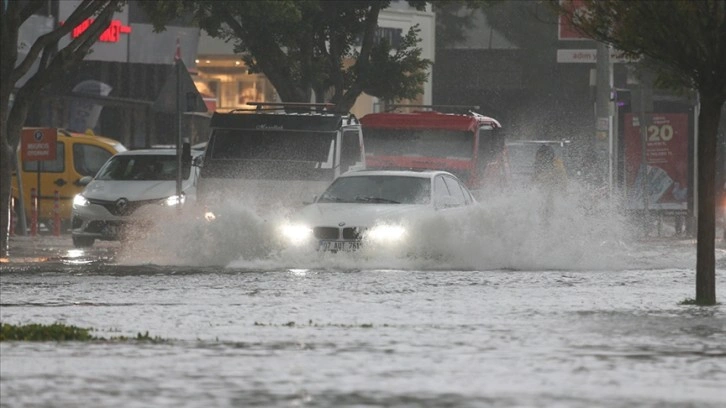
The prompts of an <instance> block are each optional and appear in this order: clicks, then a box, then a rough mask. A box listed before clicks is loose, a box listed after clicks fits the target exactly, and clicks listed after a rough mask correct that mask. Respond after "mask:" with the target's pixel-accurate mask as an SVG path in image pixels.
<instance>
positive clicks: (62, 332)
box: [0, 323, 95, 341]
mask: <svg viewBox="0 0 726 408" xmlns="http://www.w3.org/2000/svg"><path fill="white" fill-rule="evenodd" d="M90 331H91V330H90V329H85V328H82V327H76V326H68V325H65V324H62V323H53V324H51V325H45V324H26V325H20V326H16V325H13V324H6V323H0V341H90V340H94V339H95V337H94V336H93V335H91V333H90Z"/></svg>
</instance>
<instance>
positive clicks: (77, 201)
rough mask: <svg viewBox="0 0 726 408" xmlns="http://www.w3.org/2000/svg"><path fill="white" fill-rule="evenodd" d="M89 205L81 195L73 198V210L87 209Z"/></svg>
mask: <svg viewBox="0 0 726 408" xmlns="http://www.w3.org/2000/svg"><path fill="white" fill-rule="evenodd" d="M89 204H91V203H90V202H89V201H88V200H87V199H86V197H84V196H83V195H82V194H76V195H75V197H73V208H80V207H88V205H89Z"/></svg>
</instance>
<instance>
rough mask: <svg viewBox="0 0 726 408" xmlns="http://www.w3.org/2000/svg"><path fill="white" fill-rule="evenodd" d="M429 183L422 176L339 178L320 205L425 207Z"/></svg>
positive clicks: (321, 197) (428, 194) (427, 201)
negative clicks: (348, 204) (409, 205)
mask: <svg viewBox="0 0 726 408" xmlns="http://www.w3.org/2000/svg"><path fill="white" fill-rule="evenodd" d="M430 200H431V181H430V180H429V179H428V178H423V177H405V176H354V177H340V178H338V179H337V180H335V182H333V184H331V185H330V187H328V189H327V190H326V191H325V193H323V195H322V196H320V199H319V200H318V202H319V203H372V204H428V203H429V202H430Z"/></svg>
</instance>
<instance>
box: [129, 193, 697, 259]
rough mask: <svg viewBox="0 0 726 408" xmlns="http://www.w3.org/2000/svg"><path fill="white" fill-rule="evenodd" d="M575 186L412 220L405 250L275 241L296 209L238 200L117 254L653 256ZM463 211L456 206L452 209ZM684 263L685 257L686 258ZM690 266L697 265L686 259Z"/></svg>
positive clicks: (136, 240)
mask: <svg viewBox="0 0 726 408" xmlns="http://www.w3.org/2000/svg"><path fill="white" fill-rule="evenodd" d="M594 203H595V202H594V201H593V200H592V194H591V193H590V192H589V191H588V190H587V189H584V188H582V187H580V186H577V185H571V186H570V187H569V191H568V193H567V194H566V195H564V196H558V197H554V198H553V199H552V200H551V201H548V200H547V199H546V198H545V197H543V195H542V194H541V193H539V192H538V191H535V190H518V191H510V192H508V193H507V194H503V195H498V196H492V197H489V198H487V199H486V200H481V201H480V203H479V204H477V205H475V206H472V207H470V208H468V209H466V210H465V211H461V212H458V213H456V214H448V215H447V214H445V213H446V212H445V211H439V212H437V213H435V214H432V215H429V216H425V217H422V218H418V219H411V220H407V221H406V227H407V230H408V237H409V239H408V241H407V242H406V244H405V245H404V246H402V247H396V248H392V247H391V248H382V247H376V248H373V247H370V246H369V247H367V248H364V249H363V250H361V251H358V252H355V253H346V254H341V253H338V254H330V253H324V254H323V253H317V252H315V251H309V250H302V249H281V248H280V247H278V246H276V245H275V242H276V241H275V240H276V238H275V233H276V230H277V226H279V225H281V224H282V223H283V222H284V221H285V220H286V219H287V218H288V216H289V215H290V214H291V213H292V210H289V209H287V210H275V211H273V212H272V213H271V214H268V215H266V216H264V217H262V216H260V215H258V214H256V213H255V212H253V211H252V210H250V209H249V208H250V207H249V206H248V205H243V204H234V203H230V204H228V205H227V207H226V208H224V209H223V211H221V212H220V213H222V214H224V216H223V217H224V218H222V219H217V220H216V222H214V223H207V222H205V221H204V219H203V217H202V214H201V212H200V211H199V209H189V210H188V211H186V212H185V213H184V214H182V215H181V216H179V215H177V214H172V215H170V216H169V217H168V218H166V219H159V220H157V221H158V222H157V223H156V225H157V226H156V227H155V228H151V229H144V232H143V233H141V232H139V233H137V234H135V235H133V238H132V239H131V240H130V241H129V242H128V244H127V245H125V246H124V248H123V250H122V251H121V252H120V254H119V256H118V257H117V260H118V262H120V263H125V264H134V263H136V264H138V263H142V264H143V263H151V264H168V265H187V266H189V265H195V266H210V265H215V266H227V267H229V268H235V269H254V270H260V269H262V270H268V269H269V270H279V269H280V268H313V269H328V268H330V269H346V270H348V269H353V270H355V269H381V268H383V269H419V270H427V269H448V270H492V269H512V270H555V269H556V270H605V269H607V270H619V269H626V268H628V267H629V265H631V266H632V262H633V259H634V258H637V257H639V256H641V255H643V254H642V253H641V252H640V249H638V248H637V240H636V239H635V238H636V235H637V234H636V233H635V232H634V229H633V228H632V226H631V225H630V224H629V222H628V220H627V219H626V218H625V217H624V216H622V215H621V214H618V213H617V212H616V211H614V210H610V209H609V207H608V206H607V205H606V203H601V202H599V203H597V204H598V205H593V204H594ZM452 213H453V212H452ZM681 263H683V262H681ZM684 264H685V265H684V267H688V265H689V263H687V262H686V263H684Z"/></svg>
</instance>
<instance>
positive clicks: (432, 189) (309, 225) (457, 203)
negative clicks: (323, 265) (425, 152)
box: [280, 170, 475, 252]
mask: <svg viewBox="0 0 726 408" xmlns="http://www.w3.org/2000/svg"><path fill="white" fill-rule="evenodd" d="M474 203H475V199H474V197H473V196H472V194H471V192H470V191H469V190H468V189H467V188H466V186H465V185H464V184H463V183H462V182H461V181H460V180H459V179H458V178H456V176H454V175H453V174H451V173H448V172H444V171H395V170H378V171H372V170H364V171H352V172H348V173H346V174H343V175H341V176H340V177H338V178H337V179H336V180H335V181H334V182H333V183H332V184H331V185H330V186H329V187H328V188H327V189H326V190H325V192H323V194H322V195H320V197H318V198H317V199H316V200H315V202H314V203H313V204H310V205H308V206H306V207H304V208H303V209H302V210H300V211H299V212H298V213H297V214H295V215H294V216H293V217H292V218H291V219H290V222H289V223H287V224H285V225H284V226H282V227H281V228H280V234H281V237H282V240H283V241H284V243H285V245H287V246H288V247H295V246H297V247H301V246H302V247H309V248H310V249H311V250H314V249H316V250H319V251H332V252H337V251H352V250H356V249H359V248H361V246H362V245H368V244H372V245H384V246H388V247H390V246H396V245H401V244H402V243H405V241H406V240H407V239H408V238H409V236H408V231H407V225H406V221H407V220H412V219H414V218H415V217H418V216H424V215H431V214H434V213H436V212H440V213H441V214H446V213H450V212H452V211H457V210H461V209H463V208H464V207H466V206H469V205H472V204H474Z"/></svg>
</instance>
